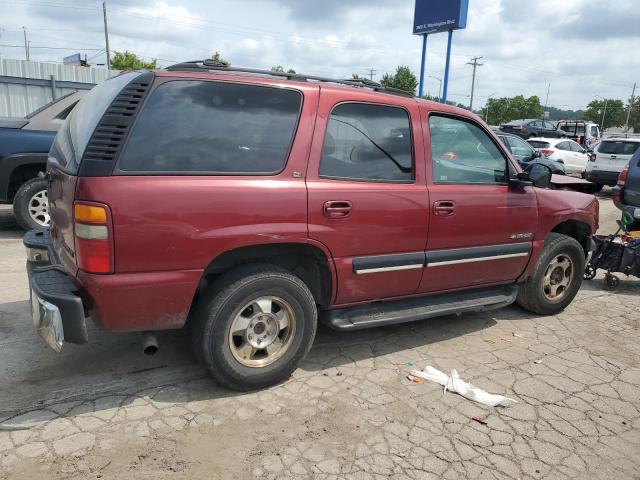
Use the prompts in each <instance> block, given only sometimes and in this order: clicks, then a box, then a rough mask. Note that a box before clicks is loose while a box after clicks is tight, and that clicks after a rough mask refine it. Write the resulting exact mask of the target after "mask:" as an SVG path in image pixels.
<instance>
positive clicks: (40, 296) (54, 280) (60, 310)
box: [23, 230, 88, 352]
mask: <svg viewBox="0 0 640 480" xmlns="http://www.w3.org/2000/svg"><path fill="white" fill-rule="evenodd" d="M23 243H24V246H25V248H26V250H27V273H28V275H29V288H30V293H31V318H32V320H33V325H34V327H35V328H36V331H37V332H38V334H39V335H40V336H41V337H42V339H43V340H44V341H45V343H46V344H47V345H48V346H49V347H51V348H52V349H53V350H54V351H56V352H60V351H61V350H62V347H63V345H64V342H65V341H66V342H70V343H78V344H83V343H87V341H88V335H87V321H86V317H85V309H84V306H83V304H82V299H81V298H80V296H79V294H78V288H77V287H76V285H75V284H74V283H73V281H72V279H71V277H70V276H69V275H68V274H67V273H66V272H65V270H64V268H63V267H62V265H60V264H59V262H58V261H57V257H56V256H55V253H54V252H53V249H52V248H51V244H50V241H49V232H46V231H45V232H41V231H36V230H31V231H29V232H27V233H26V234H25V236H24V238H23Z"/></svg>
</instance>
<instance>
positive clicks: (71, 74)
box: [0, 59, 119, 117]
mask: <svg viewBox="0 0 640 480" xmlns="http://www.w3.org/2000/svg"><path fill="white" fill-rule="evenodd" d="M118 73H119V72H118V70H109V71H107V70H105V69H97V68H89V67H76V66H70V65H62V64H58V63H45V62H27V61H26V60H10V59H1V60H0V76H3V77H20V78H32V79H40V80H50V79H51V75H54V76H55V79H56V81H70V82H79V83H86V84H97V83H100V82H101V81H103V80H106V79H107V78H109V77H111V76H113V75H117V74H118ZM73 91H75V89H72V88H56V98H59V97H61V96H63V95H66V94H67V93H70V92H73ZM51 100H53V91H52V88H51V86H35V85H22V84H14V83H4V82H0V117H23V116H25V115H27V114H28V113H30V112H32V111H34V110H36V109H37V108H40V107H41V106H43V105H45V104H47V103H49V102H50V101H51Z"/></svg>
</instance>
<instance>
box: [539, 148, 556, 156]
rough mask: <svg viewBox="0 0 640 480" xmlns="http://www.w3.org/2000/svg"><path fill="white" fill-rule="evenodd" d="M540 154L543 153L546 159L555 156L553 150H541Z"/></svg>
mask: <svg viewBox="0 0 640 480" xmlns="http://www.w3.org/2000/svg"><path fill="white" fill-rule="evenodd" d="M540 153H541V154H542V155H544V156H545V157H548V156H550V155H552V154H553V150H549V149H547V148H541V149H540Z"/></svg>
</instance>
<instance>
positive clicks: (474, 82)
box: [467, 57, 484, 112]
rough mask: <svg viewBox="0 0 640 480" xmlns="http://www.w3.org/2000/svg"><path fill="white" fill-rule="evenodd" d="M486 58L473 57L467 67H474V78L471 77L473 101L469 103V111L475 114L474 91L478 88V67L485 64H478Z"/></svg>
mask: <svg viewBox="0 0 640 480" xmlns="http://www.w3.org/2000/svg"><path fill="white" fill-rule="evenodd" d="M481 58H484V57H473V58H472V59H471V61H470V62H467V65H472V66H473V76H472V77H471V100H470V101H469V110H471V111H472V112H473V90H474V88H475V86H476V67H481V66H482V65H484V64H483V63H478V60H480V59H481Z"/></svg>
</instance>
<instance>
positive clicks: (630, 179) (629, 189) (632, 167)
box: [622, 149, 640, 207]
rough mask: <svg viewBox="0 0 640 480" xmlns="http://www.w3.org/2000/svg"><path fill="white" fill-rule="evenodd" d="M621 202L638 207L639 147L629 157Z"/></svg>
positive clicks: (639, 200) (639, 204) (639, 184)
mask: <svg viewBox="0 0 640 480" xmlns="http://www.w3.org/2000/svg"><path fill="white" fill-rule="evenodd" d="M622 202H623V203H625V204H627V205H633V206H634V207H640V149H638V150H636V153H635V154H634V155H633V157H631V161H630V162H629V173H628V174H627V182H626V184H625V187H624V191H623V197H622Z"/></svg>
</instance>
